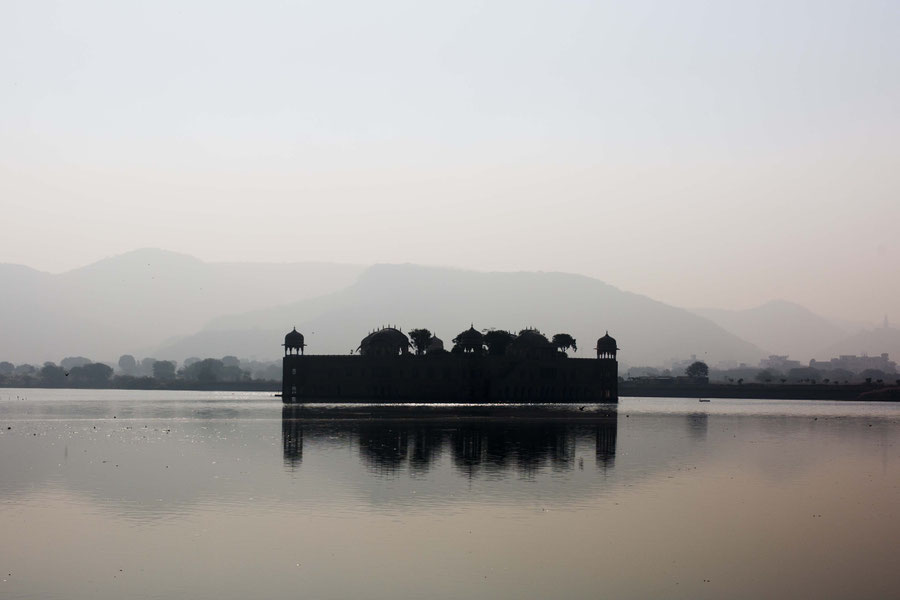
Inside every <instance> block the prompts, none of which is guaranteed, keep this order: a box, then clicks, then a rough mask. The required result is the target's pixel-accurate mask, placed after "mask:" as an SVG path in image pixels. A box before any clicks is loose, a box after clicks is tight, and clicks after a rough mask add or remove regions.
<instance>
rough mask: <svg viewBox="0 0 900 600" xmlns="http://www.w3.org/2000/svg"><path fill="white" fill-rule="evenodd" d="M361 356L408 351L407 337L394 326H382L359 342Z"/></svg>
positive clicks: (389, 354)
mask: <svg viewBox="0 0 900 600" xmlns="http://www.w3.org/2000/svg"><path fill="white" fill-rule="evenodd" d="M357 349H358V350H359V353H360V354H361V355H362V356H397V355H398V354H406V353H408V352H409V338H408V337H406V334H405V333H403V332H402V331H400V330H399V329H397V328H396V327H382V328H381V329H378V330H376V331H373V332H372V333H370V334H369V335H367V336H366V337H364V338H363V339H362V341H361V342H360V343H359V348H357Z"/></svg>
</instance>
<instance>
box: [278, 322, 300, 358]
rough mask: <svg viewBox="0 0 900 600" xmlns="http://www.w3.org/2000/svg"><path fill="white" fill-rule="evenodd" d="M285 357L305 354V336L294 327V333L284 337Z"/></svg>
mask: <svg viewBox="0 0 900 600" xmlns="http://www.w3.org/2000/svg"><path fill="white" fill-rule="evenodd" d="M282 346H284V355H285V356H287V355H289V354H303V349H304V348H305V347H306V344H304V343H303V334H302V333H300V332H299V331H297V328H296V327H294V329H293V331H291V332H290V333H288V334H287V335H286V336H284V344H282Z"/></svg>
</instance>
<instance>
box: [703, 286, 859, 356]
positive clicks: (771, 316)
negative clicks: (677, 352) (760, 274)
mask: <svg viewBox="0 0 900 600" xmlns="http://www.w3.org/2000/svg"><path fill="white" fill-rule="evenodd" d="M691 312H693V313H695V314H698V315H700V316H702V317H705V318H707V319H709V320H710V321H712V322H714V323H716V324H717V325H719V326H721V327H722V328H723V329H725V330H726V331H730V332H731V333H733V334H735V335H736V336H738V337H740V338H742V339H745V340H747V341H748V342H750V343H751V344H754V345H756V346H759V347H760V348H762V349H764V350H765V351H766V352H768V353H770V354H788V355H790V356H791V358H793V359H794V360H799V361H801V362H804V363H805V362H808V361H809V359H810V358H815V357H818V356H819V353H820V352H821V351H822V350H823V349H824V348H827V347H829V346H832V345H833V344H835V343H837V342H838V341H839V340H841V339H843V338H845V337H846V336H847V334H848V331H847V330H846V329H844V328H842V327H840V326H838V325H836V324H835V323H833V322H832V321H829V320H828V319H826V318H824V317H821V316H819V315H817V314H815V313H813V312H812V311H810V310H808V309H807V308H804V307H803V306H800V305H799V304H795V303H793V302H787V301H785V300H773V301H771V302H767V303H765V304H763V305H761V306H757V307H755V308H750V309H746V310H724V309H718V308H698V309H693V310H692V311H691Z"/></svg>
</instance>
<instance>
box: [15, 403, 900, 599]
mask: <svg viewBox="0 0 900 600" xmlns="http://www.w3.org/2000/svg"><path fill="white" fill-rule="evenodd" d="M466 414H468V415H469V416H466V417H465V418H456V417H454V416H452V415H450V414H446V413H442V412H440V411H435V410H429V409H428V407H408V408H405V409H403V410H402V412H394V413H393V414H392V413H387V414H384V413H383V412H379V411H377V410H375V409H374V408H371V407H365V406H363V407H359V406H354V407H349V408H348V407H345V408H344V409H340V408H339V407H335V408H334V410H332V411H325V412H323V411H319V412H311V413H310V412H305V411H304V412H300V413H299V414H298V413H296V412H293V411H290V410H283V407H282V404H281V402H280V399H278V398H274V397H272V396H271V395H270V394H267V393H259V394H256V393H249V394H248V393H210V392H144V391H119V390H104V391H92V390H37V389H29V390H14V389H0V575H2V577H0V579H2V581H0V598H6V599H15V598H65V599H72V598H91V599H107V598H110V599H111V598H116V599H118V598H211V599H212V598H214V599H217V600H222V599H228V598H241V599H246V598H287V597H292V598H336V599H337V598H384V599H388V598H390V599H392V600H396V599H398V598H454V599H456V598H466V597H472V598H510V599H513V598H515V599H523V598H651V597H656V598H726V597H727V598H796V597H806V598H889V597H894V598H896V597H900V567H898V565H900V562H898V561H900V559H898V549H900V443H898V442H900V406H898V405H894V404H853V403H833V402H798V401H771V400H758V401H753V400H716V399H714V400H713V401H712V402H710V403H699V402H697V400H696V399H694V400H690V399H664V398H653V399H649V398H646V399H639V398H627V399H623V401H622V402H621V404H619V405H618V407H614V406H613V407H599V408H592V407H589V408H587V409H585V410H579V407H563V408H554V409H547V410H542V409H540V407H533V408H531V409H527V410H517V411H507V412H505V413H503V412H501V413H498V414H494V415H480V414H471V412H469V413H466ZM331 417H333V418H331Z"/></svg>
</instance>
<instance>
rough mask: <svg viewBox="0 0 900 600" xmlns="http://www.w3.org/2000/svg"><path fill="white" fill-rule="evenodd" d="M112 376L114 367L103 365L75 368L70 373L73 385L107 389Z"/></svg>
mask: <svg viewBox="0 0 900 600" xmlns="http://www.w3.org/2000/svg"><path fill="white" fill-rule="evenodd" d="M112 374H113V370H112V367H110V366H108V365H104V364H103V363H91V364H89V365H84V366H81V367H74V368H72V369H71V370H70V371H69V376H70V377H71V378H72V381H73V383H74V384H75V385H82V386H85V387H106V386H107V385H108V384H109V378H110V376H111V375H112Z"/></svg>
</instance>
